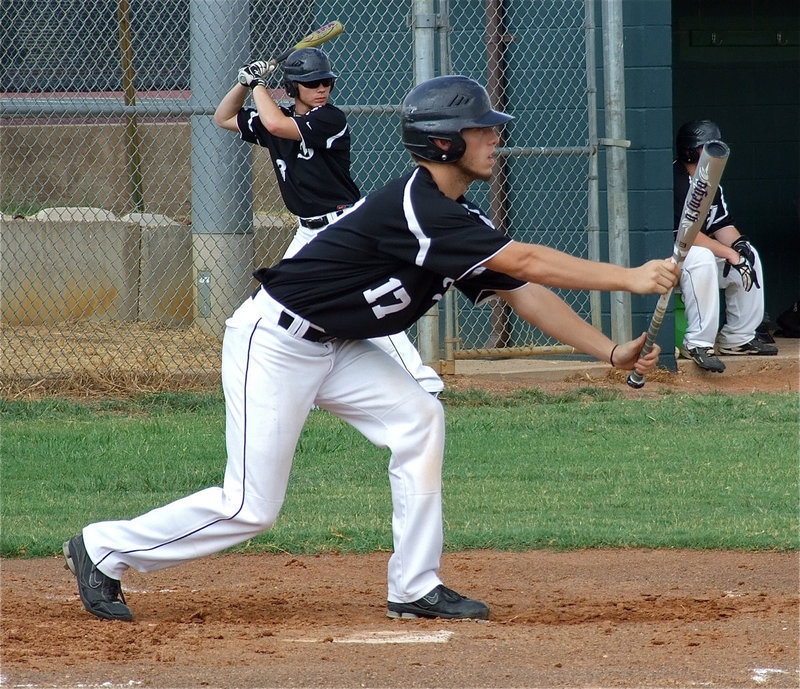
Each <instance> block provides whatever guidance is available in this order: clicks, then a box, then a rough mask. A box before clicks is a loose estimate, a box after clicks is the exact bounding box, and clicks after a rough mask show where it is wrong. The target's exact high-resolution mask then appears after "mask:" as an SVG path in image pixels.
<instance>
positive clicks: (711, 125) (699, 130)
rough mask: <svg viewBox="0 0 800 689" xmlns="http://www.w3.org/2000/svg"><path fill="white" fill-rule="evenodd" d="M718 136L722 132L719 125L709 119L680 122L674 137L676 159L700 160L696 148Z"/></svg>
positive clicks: (720, 136) (720, 135)
mask: <svg viewBox="0 0 800 689" xmlns="http://www.w3.org/2000/svg"><path fill="white" fill-rule="evenodd" d="M720 138H722V134H721V133H720V131H719V127H718V126H717V125H716V123H715V122H712V121H711V120H692V121H691V122H686V123H685V124H682V125H681V128H680V129H679V130H678V135H677V136H676V137H675V148H676V150H677V153H678V160H681V161H683V162H684V163H696V162H697V161H698V160H700V154H699V153H698V152H697V148H698V147H699V146H705V145H706V144H707V143H708V142H709V141H714V140H717V139H720Z"/></svg>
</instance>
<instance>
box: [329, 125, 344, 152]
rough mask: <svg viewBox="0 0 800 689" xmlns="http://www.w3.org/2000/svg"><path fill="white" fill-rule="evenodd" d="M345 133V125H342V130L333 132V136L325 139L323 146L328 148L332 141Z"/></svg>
mask: <svg viewBox="0 0 800 689" xmlns="http://www.w3.org/2000/svg"><path fill="white" fill-rule="evenodd" d="M345 134H347V125H345V126H344V129H342V131H340V132H337V133H336V134H334V135H333V136H331V137H329V138H328V139H327V140H326V141H325V148H330V147H331V146H333V144H334V142H335V141H336V140H337V139H341V138H342V137H343V136H344V135H345Z"/></svg>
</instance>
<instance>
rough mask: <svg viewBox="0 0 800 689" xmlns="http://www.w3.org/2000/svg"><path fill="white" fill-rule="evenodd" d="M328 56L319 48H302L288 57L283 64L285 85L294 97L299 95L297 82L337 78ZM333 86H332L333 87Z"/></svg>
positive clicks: (288, 92)
mask: <svg viewBox="0 0 800 689" xmlns="http://www.w3.org/2000/svg"><path fill="white" fill-rule="evenodd" d="M337 76H338V75H337V74H334V73H333V72H332V71H331V62H330V60H329V59H328V56H327V55H326V54H325V53H324V52H323V51H322V50H320V49H319V48H300V49H299V50H295V51H294V52H293V53H292V54H291V55H289V57H287V58H286V63H285V64H284V66H283V79H284V81H283V86H284V89H286V93H287V94H289V95H290V96H291V97H292V98H294V97H295V96H296V95H297V86H296V85H295V84H296V82H298V81H299V82H301V83H303V82H307V81H319V80H320V79H336V77H337ZM332 88H333V87H331V89H332Z"/></svg>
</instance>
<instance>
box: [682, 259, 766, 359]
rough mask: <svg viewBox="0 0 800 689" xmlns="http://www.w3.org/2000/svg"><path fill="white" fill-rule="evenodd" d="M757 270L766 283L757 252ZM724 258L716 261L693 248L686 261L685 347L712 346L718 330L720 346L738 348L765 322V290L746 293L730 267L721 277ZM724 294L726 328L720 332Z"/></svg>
mask: <svg viewBox="0 0 800 689" xmlns="http://www.w3.org/2000/svg"><path fill="white" fill-rule="evenodd" d="M753 253H754V254H755V259H756V260H755V263H756V264H755V270H756V274H757V275H758V280H759V283H760V284H762V285H763V283H764V273H763V270H762V268H761V259H760V258H759V256H758V252H757V251H756V250H755V249H753ZM725 263H726V261H725V259H722V258H717V257H716V256H714V254H713V253H712V252H711V250H710V249H706V248H705V247H701V246H693V247H691V248H690V249H689V253H688V254H687V256H686V259H685V260H684V262H683V269H682V270H681V277H680V286H681V295H682V297H683V303H684V305H685V307H686V335H685V336H684V339H683V342H684V346H685V347H687V348H693V347H706V348H708V347H713V346H714V342H715V340H716V339H717V332H718V331H719V344H720V345H724V346H730V347H736V346H738V345H742V344H745V343H746V342H750V340H752V339H753V338H754V337H755V332H756V328H757V327H758V326H759V325H760V324H761V321H762V320H764V290H763V288H757V287H756V286H755V285H753V287H752V288H751V290H750V291H749V292H745V291H744V286H743V285H742V277H741V275H740V274H739V271H737V270H736V269H735V268H731V269H730V272H729V273H728V276H727V277H722V273H723V271H724V269H725ZM721 289H722V290H724V292H725V319H726V322H725V325H724V326H723V327H722V330H720V329H719V313H720V310H719V309H720V303H719V290H721Z"/></svg>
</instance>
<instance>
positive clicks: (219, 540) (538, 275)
mask: <svg viewBox="0 0 800 689" xmlns="http://www.w3.org/2000/svg"><path fill="white" fill-rule="evenodd" d="M511 119H512V118H511V117H510V116H508V115H505V114H503V113H500V112H497V111H495V110H493V109H492V107H491V104H490V102H489V96H488V94H487V92H486V90H485V89H484V88H483V87H482V86H480V85H479V84H478V83H476V82H475V81H473V80H472V79H468V78H467V77H461V76H445V77H438V78H436V79H432V80H429V81H427V82H424V83H422V84H420V85H419V86H417V87H416V88H415V89H414V90H413V91H411V93H410V94H409V95H408V96H407V97H406V99H405V101H404V103H403V108H402V126H401V133H402V140H403V145H404V146H405V148H406V149H407V150H408V151H409V152H411V153H412V154H413V155H414V161H415V162H416V163H417V167H416V168H415V169H414V170H412V171H411V172H409V173H408V174H406V175H404V176H403V177H402V178H400V179H397V180H395V181H393V182H390V183H389V184H387V185H386V187H384V188H383V189H380V190H378V191H376V192H374V193H373V194H370V195H369V196H368V197H366V198H365V199H362V200H361V201H359V202H358V203H357V204H355V206H354V207H353V208H352V209H351V210H350V211H349V212H347V213H345V214H343V215H341V216H340V217H338V218H337V219H336V220H335V221H333V222H332V223H331V224H330V225H329V226H328V227H327V228H326V229H325V230H324V231H323V232H321V233H319V234H318V235H317V236H316V237H315V238H314V239H313V240H312V241H311V242H309V243H308V244H306V245H305V246H304V247H303V248H301V249H300V250H299V251H298V252H297V254H295V256H293V257H292V258H288V259H284V260H283V261H281V262H280V263H279V264H278V265H276V266H274V267H271V268H264V269H261V270H259V271H257V272H256V276H257V278H258V279H259V280H260V281H261V283H262V286H261V287H260V288H259V289H258V290H257V291H256V292H255V294H254V295H253V297H252V298H250V299H247V300H246V301H245V303H243V304H242V305H241V306H240V307H239V308H238V309H237V310H236V311H235V312H234V314H233V315H232V316H231V317H230V318H229V319H228V321H227V324H226V326H227V327H226V331H225V338H224V341H223V347H222V382H223V388H224V391H225V404H226V442H227V465H226V469H225V478H224V481H223V485H222V486H219V487H212V488H206V489H204V490H200V491H199V492H197V493H195V494H193V495H189V496H187V497H185V498H181V499H180V500H177V501H175V502H173V503H171V504H169V505H165V506H163V507H160V508H157V509H155V510H152V511H151V512H147V513H146V514H143V515H141V516H139V517H136V518H135V519H128V520H120V521H105V522H96V523H94V524H89V525H88V526H87V527H85V528H84V530H83V534H82V535H78V536H75V537H73V538H72V539H70V540H69V541H68V542H67V543H66V544H65V555H66V557H67V562H68V565H69V566H70V567H71V569H72V570H73V571H74V572H75V574H76V577H77V579H78V590H79V592H80V593H81V599H82V600H83V602H84V606H85V607H86V609H87V610H89V611H90V612H91V613H93V614H95V615H97V616H99V617H110V618H112V619H131V617H132V613H131V611H130V609H129V608H128V607H127V603H126V602H125V600H124V598H122V595H121V585H120V578H121V577H122V575H123V574H124V573H125V571H126V570H127V569H128V568H129V567H134V568H135V569H137V570H140V571H150V570H155V569H160V568H163V567H169V566H172V565H177V564H179V563H182V562H187V561H189V560H191V559H194V558H197V557H200V556H203V555H208V554H210V553H214V552H218V551H220V550H223V549H224V548H228V547H231V546H234V545H236V544H237V543H241V542H242V541H244V540H246V539H248V538H252V537H254V536H256V535H258V534H260V533H262V532H263V531H265V530H266V529H269V528H270V527H271V526H272V524H274V522H275V520H276V519H277V517H278V514H279V512H280V509H281V506H282V504H283V500H284V497H285V495H286V488H287V483H288V480H289V475H290V470H291V465H292V458H293V455H294V451H295V446H296V444H297V441H298V438H299V436H300V433H301V431H302V429H303V424H304V423H305V419H306V416H307V414H308V413H309V409H310V408H311V405H312V404H317V405H319V406H320V407H322V408H324V409H326V410H328V411H329V412H331V413H332V414H335V415H336V416H338V417H339V418H341V419H343V420H345V421H346V422H348V423H349V424H351V425H352V426H353V427H355V428H356V429H357V430H358V431H360V432H361V433H363V434H364V436H365V437H367V438H368V439H369V440H370V441H372V442H373V443H375V444H376V445H377V446H379V447H385V448H388V449H389V457H388V467H387V468H388V476H389V485H390V488H391V494H392V537H393V545H394V549H393V553H392V555H391V557H390V558H389V563H388V575H387V579H388V581H387V608H386V611H387V612H386V614H387V615H388V616H389V617H395V618H407V617H420V616H422V617H434V618H478V619H485V618H487V617H488V616H489V606H488V605H487V604H486V603H483V602H482V601H480V600H475V599H472V598H468V597H466V596H463V595H461V594H459V593H456V592H455V591H453V590H452V589H450V588H448V587H446V586H445V585H444V584H443V582H442V580H441V579H440V577H439V564H440V559H441V555H442V547H443V542H444V520H443V516H442V462H443V457H444V439H445V423H444V409H443V407H442V404H441V402H440V401H439V400H438V399H436V398H435V397H434V396H432V395H430V394H428V393H427V392H426V391H425V390H424V389H423V388H422V387H421V386H420V385H419V384H418V383H417V382H416V381H415V380H414V379H413V378H412V377H411V376H409V375H408V374H407V373H406V371H404V370H403V369H402V368H401V367H400V366H398V365H397V363H396V362H395V361H394V360H393V359H392V358H391V357H390V356H388V355H387V354H386V352H384V351H383V350H381V349H380V348H379V347H378V346H376V345H375V344H374V343H373V342H372V341H371V340H367V339H364V338H369V337H374V336H379V335H385V334H387V333H392V332H397V331H398V330H402V329H404V328H406V327H408V326H409V325H410V324H412V323H413V322H414V321H415V320H416V319H418V318H419V317H420V316H421V315H422V314H424V313H425V312H426V311H427V310H428V309H429V308H430V307H431V306H432V305H433V304H435V303H436V302H437V301H438V300H440V299H441V298H442V295H443V294H444V293H445V292H446V290H447V289H448V288H450V287H455V288H456V289H458V290H460V291H461V292H463V293H464V294H465V295H466V296H467V297H469V298H470V299H471V300H472V301H474V302H475V303H477V304H479V303H481V302H482V301H483V300H484V299H486V298H487V297H489V296H491V295H497V296H499V297H500V298H502V299H504V300H505V301H506V302H507V303H508V304H509V305H510V306H512V307H513V308H514V309H515V310H516V311H517V313H518V314H519V315H520V316H521V317H522V318H524V319H526V320H528V321H529V322H531V323H533V324H534V325H536V326H537V327H540V328H541V329H542V330H543V331H544V332H546V333H548V334H551V335H553V336H554V337H558V338H559V339H561V340H562V341H564V342H565V343H566V344H570V345H572V346H574V347H576V348H577V349H579V350H581V351H584V352H587V353H589V354H592V355H594V356H597V357H598V358H604V359H606V360H608V358H609V356H610V355H611V353H612V352H613V356H614V363H615V365H617V366H619V367H622V368H627V369H629V370H630V369H633V368H636V369H637V370H639V371H641V372H643V373H646V372H648V371H650V370H652V368H653V367H654V366H655V365H656V362H657V360H658V356H657V354H658V350H657V349H655V350H654V351H653V352H651V353H650V354H649V355H647V356H646V357H640V350H641V347H642V344H643V343H644V336H642V337H640V338H637V339H636V340H631V341H630V342H624V343H619V344H617V345H615V344H614V343H613V342H612V341H611V340H610V339H609V338H607V337H606V336H605V335H603V333H601V332H600V331H599V330H596V329H595V328H593V327H592V326H591V325H590V324H588V323H586V322H585V321H584V320H583V319H581V318H580V317H579V316H578V315H577V314H576V313H575V312H574V311H573V310H572V309H571V308H570V307H569V306H568V305H567V304H566V303H565V302H564V301H563V300H562V299H561V298H560V297H558V296H557V295H556V294H555V293H554V292H552V291H551V290H549V289H547V288H545V287H544V286H543V285H542V284H537V283H548V284H553V285H555V286H558V287H566V288H569V287H576V288H579V289H605V290H618V289H630V290H631V291H635V292H637V293H650V292H658V293H663V292H665V291H666V290H668V289H670V288H672V287H673V286H674V284H675V282H676V280H677V275H678V271H677V268H676V267H675V265H674V264H672V263H671V262H670V261H669V260H657V261H649V262H648V263H646V264H644V265H643V266H639V267H637V268H623V267H620V266H613V265H610V264H602V263H594V262H591V261H586V260H583V259H579V258H575V257H572V256H569V255H567V254H563V253H561V252H558V251H555V250H553V249H548V248H547V247H543V246H538V245H532V244H523V243H521V242H514V241H512V240H511V239H510V238H509V237H508V236H506V235H504V234H501V233H500V232H498V231H497V230H496V229H495V228H494V226H493V225H492V223H491V222H490V221H489V220H488V218H487V217H486V216H485V214H484V213H483V212H482V211H481V210H480V209H479V208H478V207H477V206H475V205H474V204H473V203H472V202H470V201H469V200H468V199H467V198H466V197H465V196H464V195H465V193H466V192H467V189H468V187H469V183H470V182H471V181H473V180H476V179H481V180H486V179H488V178H489V177H490V176H491V174H492V168H493V165H494V160H495V155H496V147H497V145H498V144H499V141H500V139H499V137H498V134H497V131H496V127H498V126H500V125H502V124H504V123H505V122H507V121H509V120H511ZM316 461H319V462H326V461H329V459H328V458H327V457H326V456H324V455H321V456H320V457H318V458H317V460H316ZM335 471H336V467H331V473H332V474H333V473H335Z"/></svg>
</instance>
